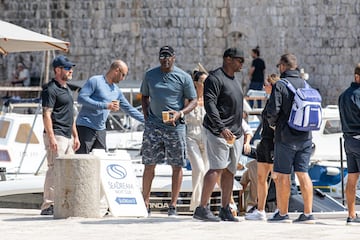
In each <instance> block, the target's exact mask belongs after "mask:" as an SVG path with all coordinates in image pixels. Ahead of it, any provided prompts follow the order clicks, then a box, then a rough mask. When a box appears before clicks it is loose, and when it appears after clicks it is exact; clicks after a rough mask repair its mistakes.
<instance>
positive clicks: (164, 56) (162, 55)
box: [159, 54, 172, 60]
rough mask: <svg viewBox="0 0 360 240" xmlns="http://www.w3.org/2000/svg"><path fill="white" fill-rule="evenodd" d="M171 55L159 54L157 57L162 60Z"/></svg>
mask: <svg viewBox="0 0 360 240" xmlns="http://www.w3.org/2000/svg"><path fill="white" fill-rule="evenodd" d="M171 57H172V55H170V54H161V55H160V56H159V59H160V60H164V59H166V58H171Z"/></svg>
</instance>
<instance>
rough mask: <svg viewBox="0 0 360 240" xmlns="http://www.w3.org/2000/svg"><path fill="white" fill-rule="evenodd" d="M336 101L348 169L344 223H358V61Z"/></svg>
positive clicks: (359, 160)
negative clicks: (345, 217) (346, 211)
mask: <svg viewBox="0 0 360 240" xmlns="http://www.w3.org/2000/svg"><path fill="white" fill-rule="evenodd" d="M338 103H339V112H340V120H341V128H342V131H343V133H344V146H345V152H346V162H347V170H348V179H347V183H346V189H345V193H346V201H347V208H348V218H347V219H346V223H347V224H349V225H351V224H360V217H359V216H358V215H357V213H356V209H355V200H356V187H357V182H358V179H359V175H360V63H358V64H357V65H356V67H355V73H354V81H353V82H352V83H351V85H350V87H348V88H347V89H346V90H345V91H344V92H343V93H342V94H341V95H340V96H339V101H338Z"/></svg>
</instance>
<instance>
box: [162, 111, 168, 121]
mask: <svg viewBox="0 0 360 240" xmlns="http://www.w3.org/2000/svg"><path fill="white" fill-rule="evenodd" d="M162 120H163V122H168V121H169V120H170V113H169V112H168V111H163V112H162Z"/></svg>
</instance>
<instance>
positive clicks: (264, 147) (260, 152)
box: [256, 138, 274, 163]
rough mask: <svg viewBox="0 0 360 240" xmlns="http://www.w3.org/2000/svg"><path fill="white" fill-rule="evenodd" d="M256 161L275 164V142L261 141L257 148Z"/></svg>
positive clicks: (270, 140) (269, 140)
mask: <svg viewBox="0 0 360 240" xmlns="http://www.w3.org/2000/svg"><path fill="white" fill-rule="evenodd" d="M256 156H257V158H256V160H257V161H258V162H262V163H274V141H273V140H272V139H266V138H265V139H261V141H260V142H259V144H258V145H257V147H256Z"/></svg>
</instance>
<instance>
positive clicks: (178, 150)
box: [142, 122, 186, 167]
mask: <svg viewBox="0 0 360 240" xmlns="http://www.w3.org/2000/svg"><path fill="white" fill-rule="evenodd" d="M142 162H143V164H145V165H154V164H162V163H167V164H169V165H172V166H181V167H183V166H185V165H186V138H185V129H182V130H175V129H166V128H161V127H159V126H156V125H155V124H153V123H149V122H146V123H145V131H144V135H143V144H142Z"/></svg>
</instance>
